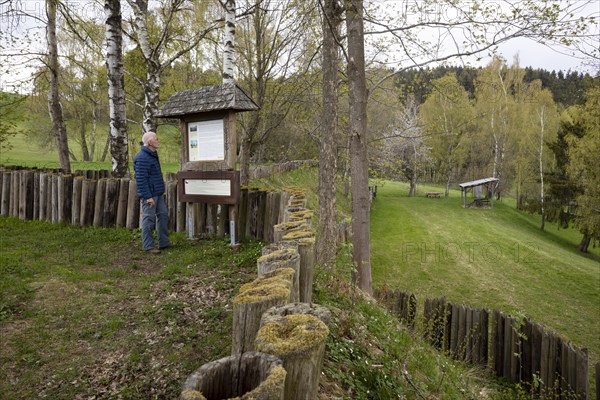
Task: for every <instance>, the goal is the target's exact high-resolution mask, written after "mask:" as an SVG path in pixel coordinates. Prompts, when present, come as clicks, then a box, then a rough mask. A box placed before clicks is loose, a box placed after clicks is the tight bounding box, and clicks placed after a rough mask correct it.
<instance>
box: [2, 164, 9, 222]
mask: <svg viewBox="0 0 600 400" xmlns="http://www.w3.org/2000/svg"><path fill="white" fill-rule="evenodd" d="M11 178H12V175H11V173H10V172H8V171H4V172H2V204H1V208H0V215H2V216H3V217H6V216H8V215H9V214H10V194H11V190H10V189H11V183H12V182H11V181H12V179H11Z"/></svg>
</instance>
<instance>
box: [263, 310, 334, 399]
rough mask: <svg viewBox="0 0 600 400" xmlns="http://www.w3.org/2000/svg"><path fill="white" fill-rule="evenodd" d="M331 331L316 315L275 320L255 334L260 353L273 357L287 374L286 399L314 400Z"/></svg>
mask: <svg viewBox="0 0 600 400" xmlns="http://www.w3.org/2000/svg"><path fill="white" fill-rule="evenodd" d="M328 335H329V329H328V328H327V325H325V324H324V323H323V322H322V321H321V320H320V319H319V318H317V317H315V316H313V315H297V314H293V315H286V316H281V317H279V318H273V319H271V320H270V321H269V322H267V323H266V324H265V325H264V326H262V327H261V328H260V330H259V331H258V334H257V335H256V348H257V349H258V351H262V352H265V353H269V354H273V355H275V356H277V357H279V358H281V359H282V361H283V367H284V368H285V370H286V371H287V376H286V380H285V395H284V398H285V399H286V400H315V399H316V398H317V393H318V391H319V377H320V375H321V367H322V364H323V358H324V354H325V342H326V340H327V336H328Z"/></svg>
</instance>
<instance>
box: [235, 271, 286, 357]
mask: <svg viewBox="0 0 600 400" xmlns="http://www.w3.org/2000/svg"><path fill="white" fill-rule="evenodd" d="M290 286H291V284H290V283H289V282H287V281H285V280H284V279H282V278H279V277H274V278H268V279H256V280H254V281H253V282H251V283H249V284H246V285H243V286H242V287H241V288H240V293H239V294H238V295H237V296H236V297H235V298H234V299H233V339H232V346H231V353H232V354H238V353H244V352H246V351H253V350H254V339H255V337H256V333H257V332H258V328H259V326H260V318H261V317H262V314H263V313H264V312H265V311H267V310H268V309H269V308H271V307H274V306H280V305H283V304H286V303H288V302H289V301H290Z"/></svg>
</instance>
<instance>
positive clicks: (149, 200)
mask: <svg viewBox="0 0 600 400" xmlns="http://www.w3.org/2000/svg"><path fill="white" fill-rule="evenodd" d="M146 204H148V205H149V206H150V207H154V198H153V197H150V198H149V199H148V200H146Z"/></svg>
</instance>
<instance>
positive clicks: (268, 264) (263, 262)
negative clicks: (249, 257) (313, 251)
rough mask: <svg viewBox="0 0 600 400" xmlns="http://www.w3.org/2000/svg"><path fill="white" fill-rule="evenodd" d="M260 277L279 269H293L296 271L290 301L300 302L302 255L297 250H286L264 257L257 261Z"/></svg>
mask: <svg viewBox="0 0 600 400" xmlns="http://www.w3.org/2000/svg"><path fill="white" fill-rule="evenodd" d="M256 263H257V266H258V277H259V278H261V277H263V276H264V275H265V274H266V273H268V272H271V271H273V270H276V269H278V268H291V269H293V270H294V278H293V280H292V288H291V291H292V292H291V295H290V301H291V302H297V301H299V300H300V255H299V254H298V251H297V250H294V249H292V248H286V249H283V250H279V251H274V252H272V253H269V254H268V255H264V256H262V257H260V258H259V259H258V260H257V262H256Z"/></svg>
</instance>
